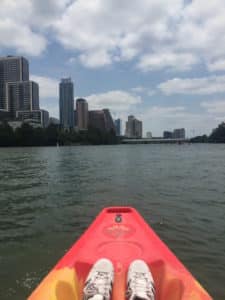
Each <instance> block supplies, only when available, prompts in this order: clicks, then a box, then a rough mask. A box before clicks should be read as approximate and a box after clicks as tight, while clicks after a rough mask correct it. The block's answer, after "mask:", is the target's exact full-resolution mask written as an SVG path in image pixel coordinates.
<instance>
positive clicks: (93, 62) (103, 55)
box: [79, 49, 111, 68]
mask: <svg viewBox="0 0 225 300" xmlns="http://www.w3.org/2000/svg"><path fill="white" fill-rule="evenodd" d="M79 58H80V61H81V62H82V64H83V65H84V66H86V67H89V68H99V67H102V66H105V65H110V64H111V59H110V56H109V54H108V53H107V52H106V51H105V50H104V49H103V50H102V49H100V50H99V49H96V50H94V51H93V53H88V54H87V53H83V54H81V55H80V57H79Z"/></svg>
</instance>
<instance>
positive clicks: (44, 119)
mask: <svg viewBox="0 0 225 300" xmlns="http://www.w3.org/2000/svg"><path fill="white" fill-rule="evenodd" d="M16 117H17V120H19V121H22V122H25V121H30V122H33V123H37V124H40V125H41V126H42V127H44V128H46V127H48V125H49V113H48V111H46V110H44V109H39V110H32V111H28V110H25V111H17V112H16Z"/></svg>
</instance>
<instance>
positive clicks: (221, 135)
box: [190, 122, 225, 143]
mask: <svg viewBox="0 0 225 300" xmlns="http://www.w3.org/2000/svg"><path fill="white" fill-rule="evenodd" d="M190 142H192V143H225V123H224V122H223V123H221V124H219V125H218V127H217V128H215V129H214V130H213V131H212V133H211V134H210V135H209V136H207V135H206V134H204V135H201V136H196V137H194V138H191V139H190Z"/></svg>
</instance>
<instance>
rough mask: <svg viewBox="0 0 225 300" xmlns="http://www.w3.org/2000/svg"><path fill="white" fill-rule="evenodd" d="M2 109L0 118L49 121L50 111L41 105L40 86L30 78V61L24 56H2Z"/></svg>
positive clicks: (0, 89) (0, 108)
mask: <svg viewBox="0 0 225 300" xmlns="http://www.w3.org/2000/svg"><path fill="white" fill-rule="evenodd" d="M0 111H1V113H0V120H3V119H4V118H7V120H8V121H11V122H13V121H21V120H22V121H23V122H25V121H29V120H32V121H31V123H32V122H33V123H34V124H35V122H36V123H38V124H39V125H40V124H41V125H42V126H46V124H47V123H48V118H49V115H48V112H47V111H44V110H40V107H39V86H38V84H37V83H36V82H34V81H30V80H29V63H28V60H27V59H25V58H24V57H22V56H6V57H0Z"/></svg>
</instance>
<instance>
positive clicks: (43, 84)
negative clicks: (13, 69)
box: [31, 75, 59, 99]
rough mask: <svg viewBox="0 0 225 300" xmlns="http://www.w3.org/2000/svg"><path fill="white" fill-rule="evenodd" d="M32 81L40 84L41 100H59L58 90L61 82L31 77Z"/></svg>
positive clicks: (35, 76) (43, 77)
mask: <svg viewBox="0 0 225 300" xmlns="http://www.w3.org/2000/svg"><path fill="white" fill-rule="evenodd" d="M31 80H33V81H35V82H37V83H38V84H39V94H40V99H42V98H57V99H58V97H59V96H58V89H59V81H58V80H57V79H54V78H50V77H45V76H39V75H31Z"/></svg>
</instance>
